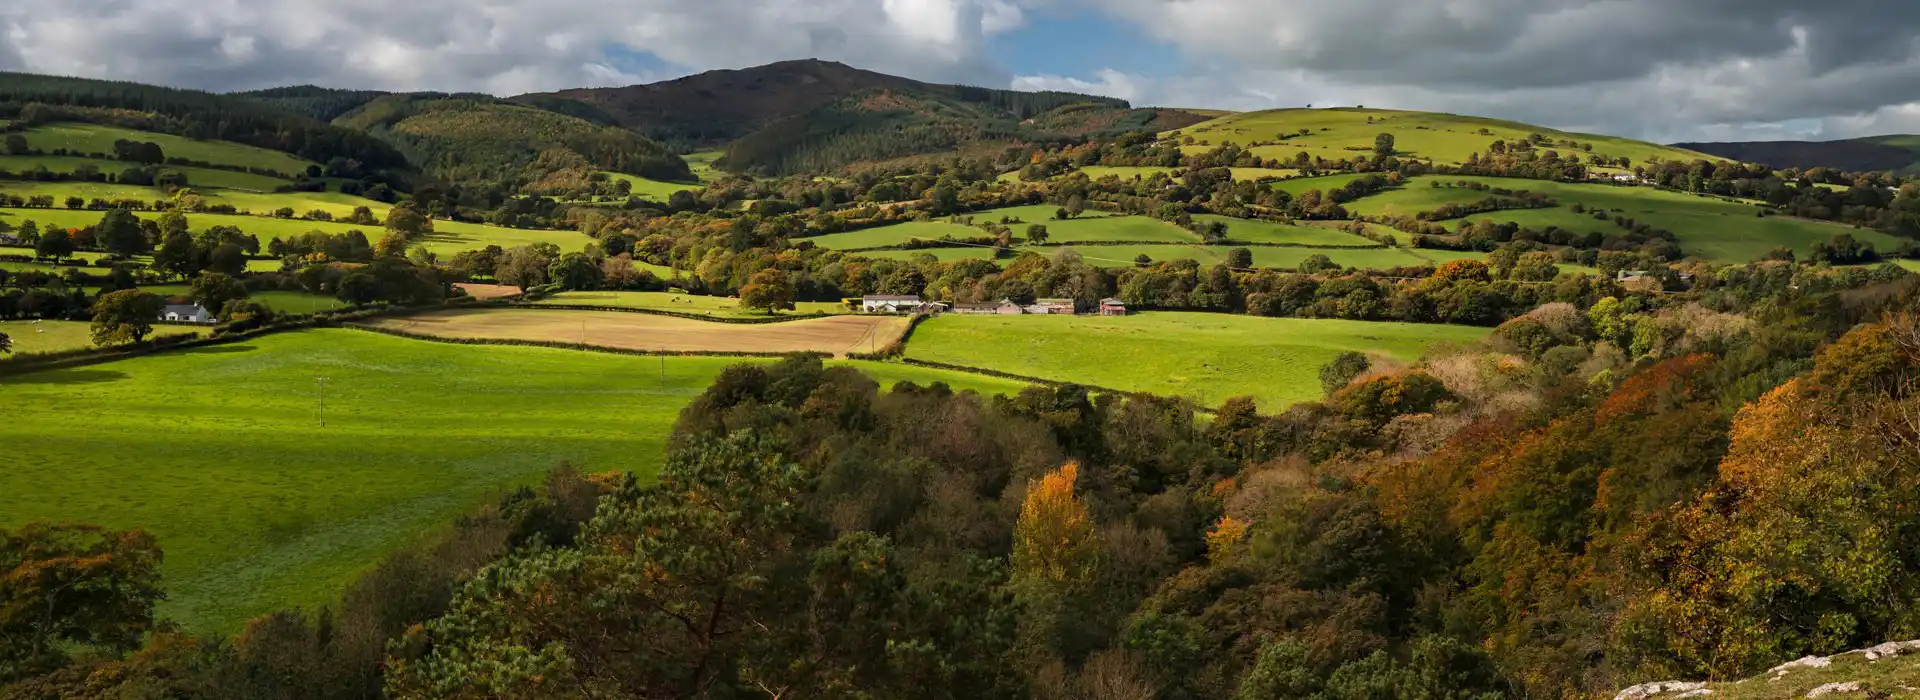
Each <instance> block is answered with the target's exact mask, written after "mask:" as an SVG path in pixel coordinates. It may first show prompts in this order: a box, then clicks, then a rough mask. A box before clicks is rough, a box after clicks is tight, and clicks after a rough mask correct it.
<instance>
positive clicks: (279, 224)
mask: <svg viewBox="0 0 1920 700" xmlns="http://www.w3.org/2000/svg"><path fill="white" fill-rule="evenodd" d="M13 184H14V183H0V190H6V189H7V188H8V187H10V186H11V185H13ZM104 213H105V212H99V211H91V210H85V209H0V221H4V222H6V223H7V224H8V225H10V226H15V227H18V226H19V225H20V223H21V222H23V221H34V222H36V223H38V224H39V225H40V226H41V227H42V228H44V227H46V226H47V225H54V226H59V227H62V228H79V227H82V226H91V225H93V224H97V223H99V222H100V217H101V216H102V215H103V214H104ZM134 215H135V216H138V217H140V218H142V219H158V218H160V213H159V212H151V211H137V212H134ZM187 226H188V227H189V228H190V229H192V230H193V231H195V232H199V231H204V230H206V229H208V228H210V227H213V226H233V227H235V228H238V229H240V230H241V231H244V232H247V233H250V234H253V235H255V236H258V237H259V238H260V242H261V243H262V244H263V245H264V244H265V243H266V242H267V241H270V240H272V239H275V238H292V237H294V236H298V235H300V234H303V233H306V232H308V231H325V232H327V233H346V232H347V231H351V230H354V229H359V230H360V231H361V232H362V233H365V234H366V235H367V239H368V240H371V241H377V240H379V239H380V236H381V235H382V234H383V232H384V229H383V228H382V227H381V226H379V225H377V224H376V225H373V226H361V225H356V224H346V223H339V222H332V221H308V220H305V219H277V218H273V217H268V216H245V215H241V214H193V213H190V214H187ZM433 230H434V233H433V234H432V235H430V236H428V237H427V238H426V239H424V241H423V243H422V244H423V245H425V246H426V247H427V249H428V250H431V251H433V252H435V253H439V254H441V255H443V256H444V255H452V254H454V253H458V252H460V251H463V250H476V249H479V248H484V247H486V246H488V245H498V246H500V247H502V248H512V247H514V246H520V245H527V244H530V243H552V244H554V245H557V246H560V250H562V251H564V252H576V251H580V250H583V249H585V248H586V246H587V244H588V243H591V242H593V238H592V237H590V236H587V235H586V234H583V233H580V232H578V231H549V230H540V229H519V228H506V227H502V226H490V225H486V224H470V223H466V222H460V221H434V222H433ZM273 269H278V266H277V265H276V266H275V267H274V268H273Z"/></svg>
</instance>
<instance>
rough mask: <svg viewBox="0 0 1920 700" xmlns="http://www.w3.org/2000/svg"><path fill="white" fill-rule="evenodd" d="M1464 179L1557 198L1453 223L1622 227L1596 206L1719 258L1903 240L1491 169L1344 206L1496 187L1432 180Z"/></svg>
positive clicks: (1367, 208) (1391, 208)
mask: <svg viewBox="0 0 1920 700" xmlns="http://www.w3.org/2000/svg"><path fill="white" fill-rule="evenodd" d="M1460 180H1467V181H1471V182H1477V183H1481V184H1484V185H1487V186H1489V187H1499V188H1506V189H1511V190H1515V191H1520V190H1525V191H1529V192H1535V193H1539V194H1543V195H1547V196H1549V197H1553V198H1554V199H1555V200H1556V201H1557V202H1558V203H1559V206H1557V207H1555V208H1552V209H1516V210H1507V211H1496V212H1490V213H1485V214H1474V215H1471V216H1466V217H1463V218H1461V219H1460V220H1459V221H1458V223H1456V224H1453V225H1454V226H1455V227H1456V228H1457V227H1458V226H1459V225H1464V224H1465V223H1467V222H1473V221H1479V220H1483V219H1484V220H1489V221H1495V222H1507V221H1512V222H1515V223H1518V224H1520V225H1522V226H1526V227H1529V228H1535V229H1543V228H1546V227H1547V226H1558V227H1560V228H1563V229H1567V230H1570V231H1576V232H1580V233H1586V232H1589V231H1598V232H1600V233H1603V234H1606V233H1615V232H1619V231H1620V230H1621V229H1620V228H1619V227H1618V226H1617V225H1615V224H1614V223H1612V222H1611V221H1602V220H1599V219H1595V218H1594V217H1593V215H1592V213H1591V212H1592V210H1596V209H1598V210H1603V211H1605V212H1606V213H1607V214H1608V216H1612V215H1615V214H1618V215H1621V216H1625V217H1627V218H1630V219H1634V220H1635V221H1639V222H1643V223H1646V224H1648V225H1651V226H1654V227H1655V228H1663V229H1667V230H1669V231H1672V232H1673V234H1674V237H1675V238H1677V239H1678V240H1679V244H1680V249H1681V251H1682V252H1684V253H1685V254H1687V255H1690V256H1694V257H1699V258H1702V259H1705V260H1708V261H1711V262H1716V263H1743V262H1751V261H1753V260H1756V259H1758V258H1759V257H1760V256H1762V255H1764V254H1766V252H1767V251H1769V250H1772V249H1773V248H1774V247H1776V246H1786V247H1788V248H1791V249H1793V250H1794V251H1796V252H1798V253H1801V254H1803V255H1804V254H1806V253H1807V251H1808V250H1809V249H1810V248H1811V247H1812V246H1813V244H1814V243H1817V242H1823V241H1826V240H1828V239H1830V238H1832V237H1833V236H1835V235H1839V234H1842V233H1845V234H1850V235H1852V236H1853V237H1854V238H1856V239H1859V240H1860V241H1862V242H1865V243H1870V244H1873V246H1874V247H1875V248H1877V249H1879V250H1883V251H1886V250H1892V249H1893V248H1894V247H1896V246H1898V245H1899V244H1900V239H1898V238H1895V237H1893V236H1891V235H1888V234H1885V233H1881V232H1879V231H1874V230H1872V229H1856V228H1854V227H1851V226H1846V225H1842V224H1836V223H1831V222H1825V221H1813V220H1810V219H1798V218H1794V217H1789V216H1768V217H1760V216H1758V212H1759V210H1758V209H1757V208H1755V207H1754V206H1752V205H1750V204H1741V203H1737V202H1729V201H1726V200H1723V199H1716V198H1712V197H1699V196H1695V195H1691V194H1686V193H1681V192H1671V191H1667V190H1661V189H1655V188H1653V187H1623V186H1618V185H1604V184H1590V183H1570V182H1550V181H1545V180H1514V179H1507V178H1491V177H1457V176H1430V177H1418V178H1413V179H1412V180H1410V181H1409V182H1408V184H1407V185H1405V186H1404V187H1402V188H1400V189H1396V190H1389V191H1387V192H1383V193H1380V194H1376V195H1373V196H1370V197H1365V198H1362V199H1359V200H1355V201H1353V202H1350V203H1348V204H1347V208H1348V209H1349V210H1352V211H1354V212H1355V213H1359V214H1366V215H1385V214H1410V213H1417V212H1419V211H1430V210H1433V209H1435V208H1438V207H1439V206H1440V205H1442V204H1447V203H1457V204H1466V203H1470V202H1476V201H1480V200H1481V199H1485V198H1486V197H1488V196H1491V193H1487V192H1479V191H1476V190H1471V189H1467V188H1460V187H1440V188H1435V187H1432V186H1431V185H1430V184H1429V183H1433V182H1440V183H1451V182H1457V181H1460ZM1576 203H1577V204H1579V205H1581V206H1582V207H1583V208H1585V209H1587V210H1589V211H1588V213H1584V214H1582V213H1575V212H1574V211H1573V210H1572V208H1571V207H1572V206H1573V205H1574V204H1576ZM1410 210H1411V211H1410Z"/></svg>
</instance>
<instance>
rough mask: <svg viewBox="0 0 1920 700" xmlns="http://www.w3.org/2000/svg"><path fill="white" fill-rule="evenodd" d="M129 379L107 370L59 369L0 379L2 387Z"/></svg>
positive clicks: (120, 373)
mask: <svg viewBox="0 0 1920 700" xmlns="http://www.w3.org/2000/svg"><path fill="white" fill-rule="evenodd" d="M126 378H127V373H125V372H115V371H112V370H105V369H57V370H53V371H51V372H33V373H30V374H21V375H16V376H12V377H5V378H0V386H12V385H24V384H100V383H104V382H117V381H120V380H122V379H126Z"/></svg>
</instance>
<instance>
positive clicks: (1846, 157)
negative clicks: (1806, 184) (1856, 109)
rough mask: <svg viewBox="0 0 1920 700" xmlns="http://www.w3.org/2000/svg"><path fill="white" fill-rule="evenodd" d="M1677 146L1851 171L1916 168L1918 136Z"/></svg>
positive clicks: (1779, 163)
mask: <svg viewBox="0 0 1920 700" xmlns="http://www.w3.org/2000/svg"><path fill="white" fill-rule="evenodd" d="M1675 145H1676V146H1678V147H1680V148H1686V149H1690V150H1695V151H1699V152H1701V153H1711V154H1713V155H1716V156H1720V157H1722V158H1731V159H1734V160H1737V161H1740V162H1743V163H1761V164H1764V165H1769V166H1772V167H1775V168H1797V169H1800V170H1812V169H1814V168H1829V169H1834V170H1846V171H1852V172H1862V171H1892V172H1912V171H1914V170H1916V169H1920V138H1915V137H1912V136H1875V137H1870V138H1863V139H1847V140H1844V141H1728V142H1716V143H1682V144H1675Z"/></svg>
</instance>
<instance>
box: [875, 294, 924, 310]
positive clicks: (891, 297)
mask: <svg viewBox="0 0 1920 700" xmlns="http://www.w3.org/2000/svg"><path fill="white" fill-rule="evenodd" d="M923 306H926V303H925V302H922V301H920V297H919V296H916V295H913V294H870V295H867V296H864V297H860V310H861V311H864V312H866V313H870V314H911V313H918V312H920V310H921V307H923Z"/></svg>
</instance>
